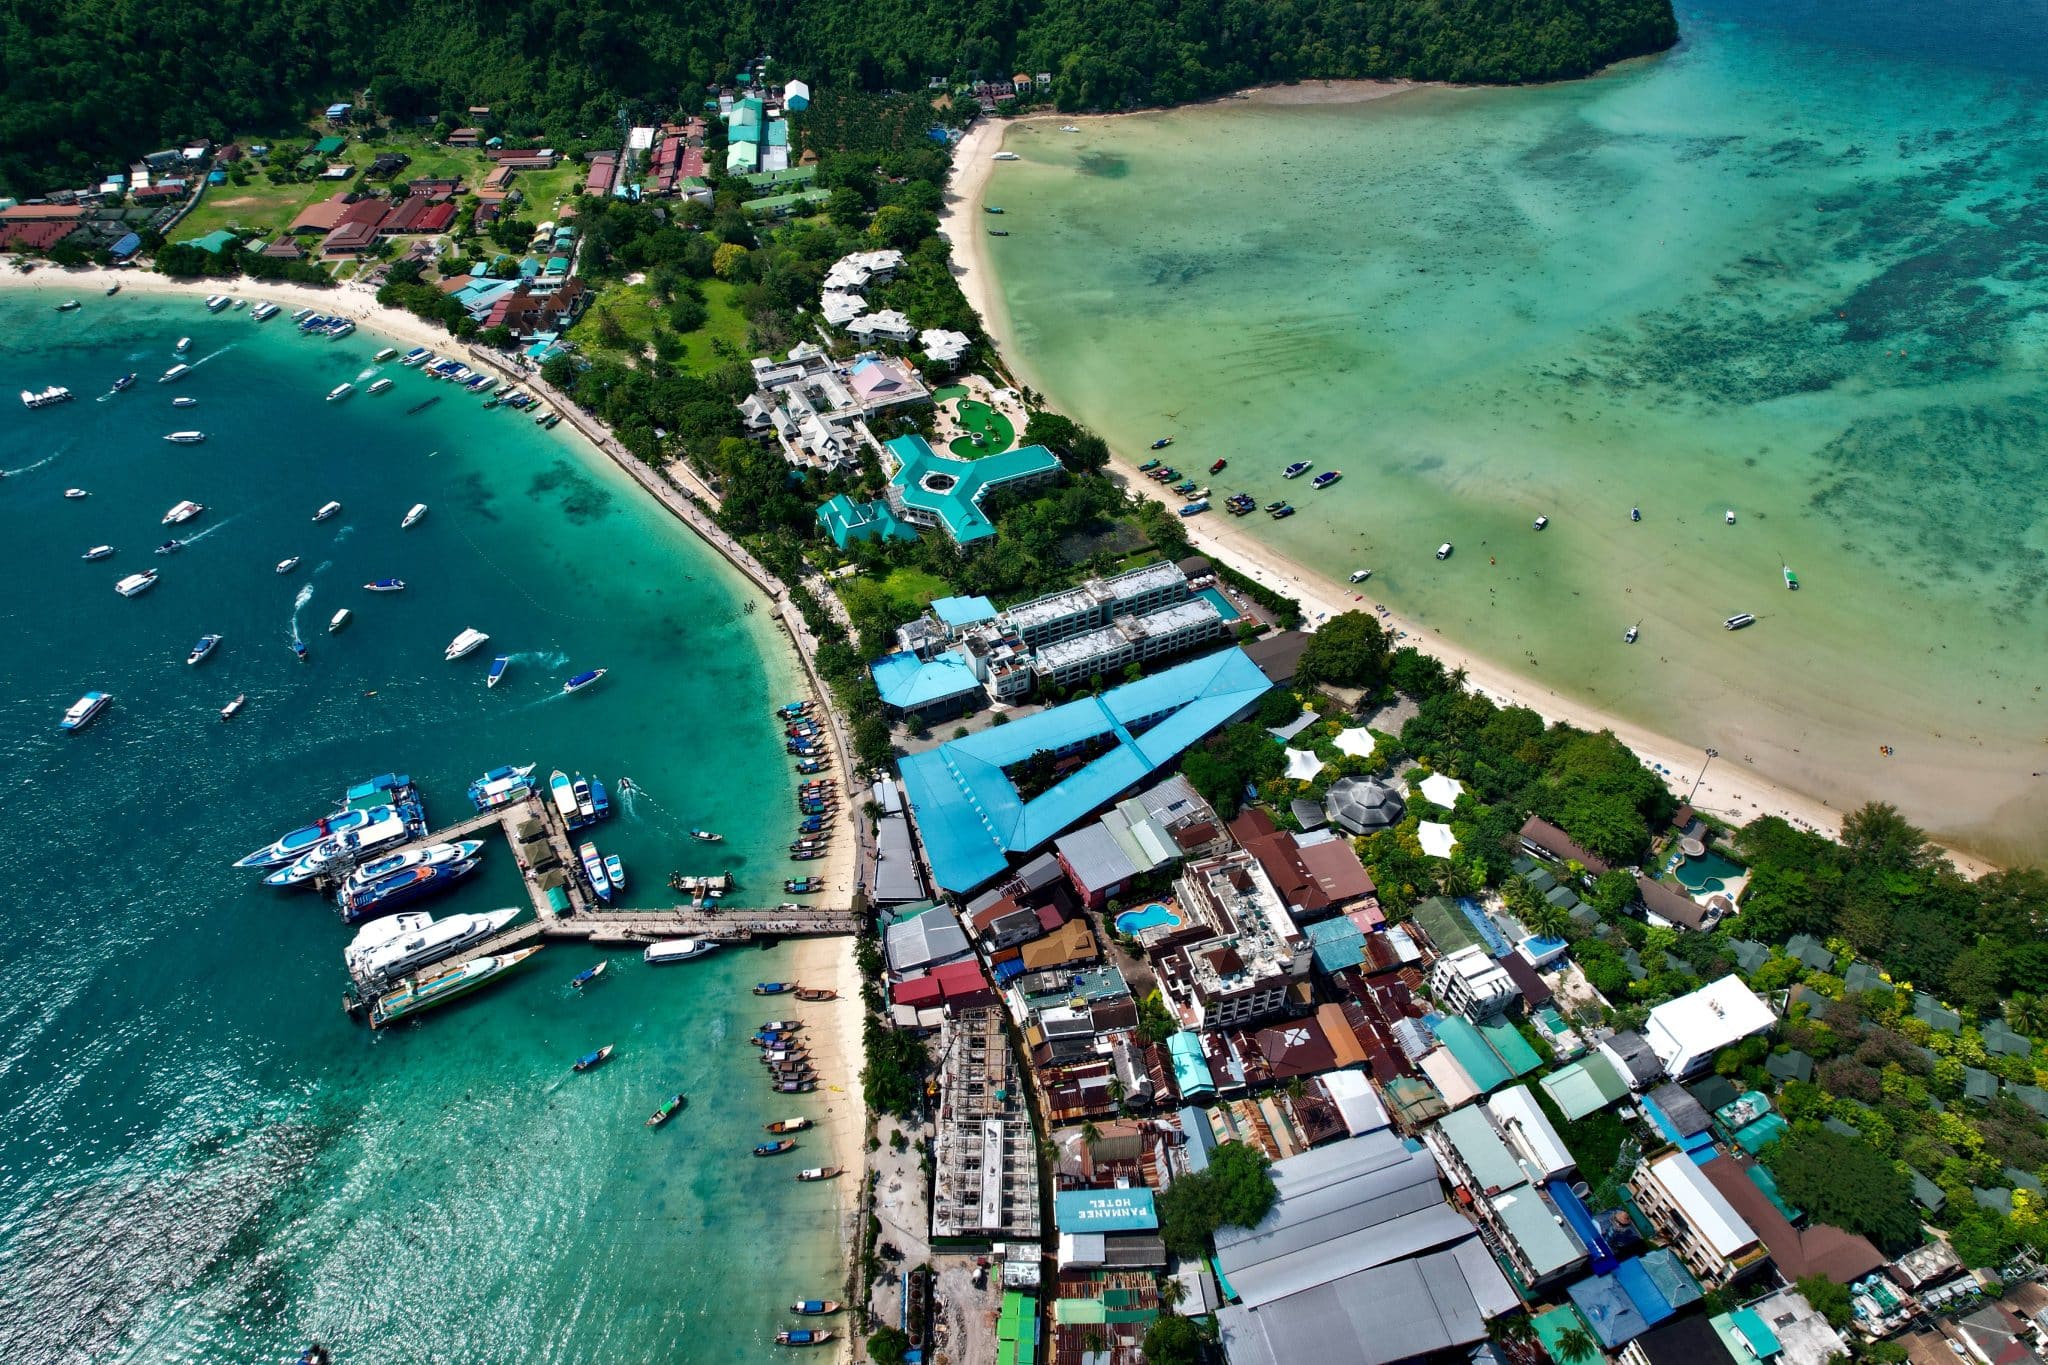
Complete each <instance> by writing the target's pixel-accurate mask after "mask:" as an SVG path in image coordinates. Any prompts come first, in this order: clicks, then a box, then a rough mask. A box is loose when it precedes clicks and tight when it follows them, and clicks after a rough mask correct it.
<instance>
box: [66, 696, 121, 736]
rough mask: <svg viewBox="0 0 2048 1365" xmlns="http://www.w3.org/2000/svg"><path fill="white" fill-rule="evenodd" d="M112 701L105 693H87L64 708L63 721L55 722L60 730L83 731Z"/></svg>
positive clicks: (111, 697)
mask: <svg viewBox="0 0 2048 1365" xmlns="http://www.w3.org/2000/svg"><path fill="white" fill-rule="evenodd" d="M113 700H114V698H113V696H112V694H110V693H106V692H88V693H86V694H85V695H84V696H82V697H80V698H79V699H78V700H77V701H75V702H72V703H71V705H69V706H67V707H66V708H64V719H62V720H60V721H58V722H57V728H58V729H60V730H83V729H84V728H85V727H86V726H88V725H90V724H92V723H93V721H94V720H95V719H96V718H97V717H98V716H99V713H100V712H102V711H104V710H106V709H107V707H108V705H109V704H110V703H112V702H113Z"/></svg>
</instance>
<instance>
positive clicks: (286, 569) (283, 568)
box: [277, 555, 299, 574]
mask: <svg viewBox="0 0 2048 1365" xmlns="http://www.w3.org/2000/svg"><path fill="white" fill-rule="evenodd" d="M298 567H299V557H298V556H297V555H293V556H292V557H291V558H290V559H280V560H278V561H277V572H279V573H281V574H284V573H290V572H291V571H292V570H293V569H296V568H298Z"/></svg>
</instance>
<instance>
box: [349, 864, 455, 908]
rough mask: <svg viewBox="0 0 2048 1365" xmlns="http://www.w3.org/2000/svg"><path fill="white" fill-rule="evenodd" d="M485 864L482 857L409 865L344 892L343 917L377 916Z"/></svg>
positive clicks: (443, 887)
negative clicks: (368, 884)
mask: <svg viewBox="0 0 2048 1365" xmlns="http://www.w3.org/2000/svg"><path fill="white" fill-rule="evenodd" d="M480 866H482V863H481V861H480V860H479V859H476V858H464V859H463V860H462V861H461V862H455V863H439V864H436V865H435V866H432V867H409V868H407V869H406V870H405V871H403V872H400V873H397V874H396V875H394V876H390V877H386V878H384V879H383V880H382V881H380V882H375V883H373V884H371V885H370V886H367V887H364V888H363V889H362V890H360V891H348V890H346V889H344V890H343V892H342V897H341V917H342V919H343V921H345V922H346V923H349V924H361V923H362V922H363V921H365V920H372V919H377V918H379V917H380V916H383V915H388V914H390V913H391V912H392V911H394V910H399V909H402V908H404V907H405V906H408V905H410V904H412V903H413V902H414V901H418V900H424V899H425V898H426V897H428V896H432V895H436V894H438V893H440V892H442V891H446V890H447V889H448V888H449V887H451V886H453V885H455V883H456V882H458V881H461V880H462V879H463V878H464V877H467V876H468V875H469V874H470V873H472V872H474V871H476V870H477V868H478V867H480Z"/></svg>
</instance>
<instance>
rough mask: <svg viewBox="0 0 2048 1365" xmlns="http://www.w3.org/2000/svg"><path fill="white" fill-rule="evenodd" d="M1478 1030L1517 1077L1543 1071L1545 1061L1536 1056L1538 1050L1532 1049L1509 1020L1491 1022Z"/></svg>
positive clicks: (1482, 1025) (1495, 1053)
mask: <svg viewBox="0 0 2048 1365" xmlns="http://www.w3.org/2000/svg"><path fill="white" fill-rule="evenodd" d="M1478 1028H1479V1035H1480V1037H1482V1038H1484V1039H1486V1045H1487V1046H1488V1047H1490V1048H1492V1049H1493V1053H1494V1055H1495V1056H1496V1057H1499V1058H1500V1059H1501V1061H1502V1062H1504V1063H1506V1065H1507V1068H1508V1070H1509V1071H1512V1072H1513V1073H1514V1074H1515V1075H1517V1076H1526V1075H1528V1074H1529V1073H1530V1072H1532V1071H1541V1070H1542V1069H1543V1059H1542V1058H1541V1057H1539V1056H1537V1055H1536V1049H1535V1048H1533V1047H1530V1046H1529V1040H1528V1039H1527V1038H1524V1037H1523V1036H1522V1031H1521V1030H1520V1029H1518V1028H1516V1027H1515V1026H1514V1025H1513V1024H1510V1023H1509V1022H1508V1021H1507V1020H1505V1019H1493V1020H1489V1021H1488V1022H1486V1023H1484V1024H1480V1025H1479V1026H1478Z"/></svg>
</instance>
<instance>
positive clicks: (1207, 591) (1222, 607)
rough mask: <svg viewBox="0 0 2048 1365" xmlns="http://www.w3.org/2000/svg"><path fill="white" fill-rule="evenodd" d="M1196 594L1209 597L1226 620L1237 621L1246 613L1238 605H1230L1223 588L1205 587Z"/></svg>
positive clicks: (1217, 611) (1218, 612) (1218, 613)
mask: <svg viewBox="0 0 2048 1365" xmlns="http://www.w3.org/2000/svg"><path fill="white" fill-rule="evenodd" d="M1195 596H1197V597H1206V598H1208V599H1209V601H1210V602H1211V603H1212V604H1213V605H1214V606H1215V608H1216V613H1217V615H1219V616H1221V617H1222V618H1223V619H1224V620H1226V621H1235V620H1236V619H1237V618H1238V617H1240V616H1242V615H1243V614H1244V613H1243V612H1240V611H1239V610H1238V609H1237V608H1236V607H1233V606H1232V605H1230V599H1229V598H1228V597H1226V596H1224V595H1223V589H1221V588H1204V589H1202V590H1201V591H1200V592H1198V593H1196V594H1195Z"/></svg>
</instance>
